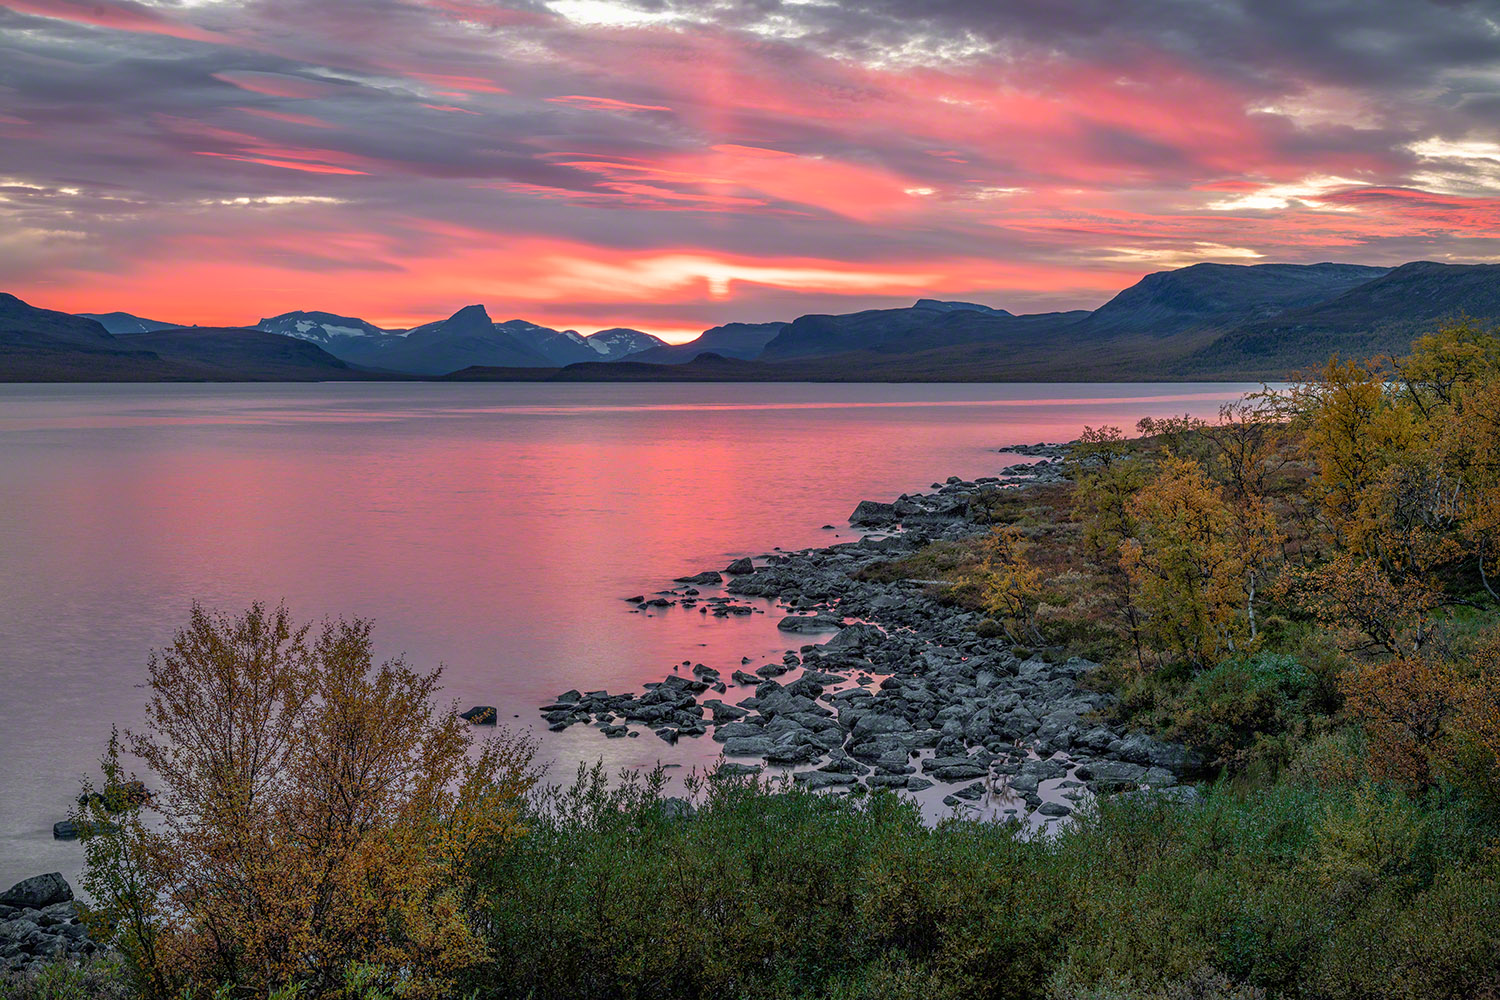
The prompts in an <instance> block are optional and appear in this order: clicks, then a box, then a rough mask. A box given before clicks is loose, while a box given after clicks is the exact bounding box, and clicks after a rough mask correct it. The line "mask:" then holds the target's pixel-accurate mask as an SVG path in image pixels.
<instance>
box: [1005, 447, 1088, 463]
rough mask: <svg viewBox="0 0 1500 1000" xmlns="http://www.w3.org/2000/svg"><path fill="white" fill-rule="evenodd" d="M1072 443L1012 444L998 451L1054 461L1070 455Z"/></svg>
mask: <svg viewBox="0 0 1500 1000" xmlns="http://www.w3.org/2000/svg"><path fill="white" fill-rule="evenodd" d="M1071 448H1072V445H1071V444H1043V443H1037V444H1012V445H1006V446H1005V447H1004V448H997V449H995V450H996V451H998V452H1000V453H1001V454H1002V455H1027V456H1029V457H1032V458H1050V459H1052V460H1053V461H1059V462H1060V461H1062V460H1063V459H1065V458H1067V457H1068V451H1069V449H1071Z"/></svg>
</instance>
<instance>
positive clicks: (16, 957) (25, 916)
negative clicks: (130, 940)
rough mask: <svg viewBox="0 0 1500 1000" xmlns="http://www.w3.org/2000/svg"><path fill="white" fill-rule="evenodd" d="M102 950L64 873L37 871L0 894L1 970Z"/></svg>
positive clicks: (77, 957)
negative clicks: (90, 931) (89, 931)
mask: <svg viewBox="0 0 1500 1000" xmlns="http://www.w3.org/2000/svg"><path fill="white" fill-rule="evenodd" d="M98 950H99V948H98V945H96V944H95V943H94V942H93V941H91V940H90V939H89V933H88V928H87V927H86V926H84V923H83V919H82V916H81V914H80V913H79V910H78V904H77V902H75V901H74V899H73V889H72V887H71V886H69V885H68V882H67V880H66V879H64V878H63V877H62V875H61V874H59V873H57V872H52V873H51V874H48V875H34V876H32V877H31V878H28V879H25V880H23V881H21V882H17V883H16V884H15V885H13V886H11V887H10V888H9V889H7V890H5V891H4V892H3V893H0V972H4V971H6V970H10V971H20V970H22V969H25V968H26V967H27V966H28V965H31V964H32V963H34V962H37V963H40V962H50V961H54V960H57V959H64V958H71V959H82V958H86V957H88V956H90V955H93V954H94V953H95V952H96V951H98ZM3 985H4V984H3V983H0V986H3Z"/></svg>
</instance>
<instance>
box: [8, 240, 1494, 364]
mask: <svg viewBox="0 0 1500 1000" xmlns="http://www.w3.org/2000/svg"><path fill="white" fill-rule="evenodd" d="M1460 317H1467V318H1471V319H1474V320H1476V321H1480V322H1483V323H1486V324H1493V323H1495V322H1496V321H1500V265H1495V264H1438V263H1433V262H1430V261H1416V262H1413V263H1409V264H1403V265H1401V266H1399V267H1390V268H1387V267H1367V266H1363V265H1358V264H1339V263H1323V264H1253V265H1238V264H1213V263H1202V264H1194V265H1191V266H1189V267H1184V268H1179V269H1176V270H1171V271H1161V272H1158V273H1155V274H1149V275H1147V276H1145V277H1144V278H1142V279H1141V280H1140V281H1138V282H1136V283H1135V284H1134V285H1131V286H1130V287H1129V288H1126V289H1124V290H1123V291H1121V292H1120V293H1119V294H1117V295H1116V296H1114V297H1113V298H1112V299H1110V300H1109V301H1108V302H1106V303H1105V304H1104V305H1102V306H1100V307H1099V308H1097V309H1094V310H1074V311H1070V312H1053V313H1032V314H1023V315H1016V314H1013V313H1011V312H1008V311H1006V310H1004V309H999V308H995V307H992V306H987V305H980V304H976V303H966V302H948V301H940V300H936V299H921V300H918V301H917V302H916V303H914V304H913V305H911V306H908V307H905V308H898V309H872V310H863V311H860V312H854V313H843V314H829V315H823V314H817V315H806V316H800V317H798V318H796V319H794V320H792V321H791V322H775V323H727V324H724V325H723V326H717V327H714V328H712V329H710V330H706V331H704V333H703V334H702V335H701V336H700V337H699V338H698V339H697V340H695V341H693V342H692V343H689V344H678V345H671V344H667V343H665V342H664V341H662V340H660V339H658V338H656V337H653V336H651V335H649V334H645V333H642V332H640V331H638V330H629V329H624V328H613V329H608V330H601V331H599V332H598V333H594V334H591V335H588V336H584V335H582V334H580V333H578V332H577V331H576V330H555V329H552V328H550V327H545V326H540V325H538V324H535V323H531V322H528V321H526V320H521V319H512V320H506V321H504V322H495V321H493V320H492V319H491V317H490V315H489V313H488V312H487V311H486V309H485V308H484V307H483V306H481V305H470V306H465V307H464V308H462V309H460V310H458V311H457V312H456V313H454V314H453V315H452V316H449V317H448V318H446V319H441V320H437V321H434V322H431V323H425V324H422V325H420V326H416V327H413V328H411V329H408V330H392V329H384V328H381V327H379V326H377V325H375V324H372V323H369V322H367V321H365V320H362V319H358V318H356V317H350V316H341V315H337V314H333V313H327V312H317V311H305V312H290V313H283V314H281V315H279V316H274V317H271V318H269V319H262V320H260V321H259V322H258V323H257V324H255V325H254V326H253V327H237V328H228V327H214V328H206V327H197V326H181V325H177V324H171V323H163V322H159V321H155V320H149V319H143V318H141V317H136V316H132V315H130V314H128V313H118V312H116V313H103V314H88V315H80V316H70V315H68V314H66V313H58V312H52V311H50V310H45V309H37V308H35V307H32V306H29V305H27V304H26V303H24V302H21V300H19V299H17V298H15V297H14V296H10V295H0V381H36V380H77V381H90V380H161V379H231V380H232V379H244V380H261V379H324V378H330V379H332V378H344V379H348V378H365V379H369V378H435V377H444V378H451V379H462V380H559V381H591V380H598V381H613V380H673V381H678V380H691V379H701V380H706V381H724V380H737V381H761V380H765V381H1118V380H1133V379H1140V380H1156V379H1167V380H1172V379H1194V378H1196V379H1260V378H1268V379H1278V378H1283V377H1286V376H1287V375H1288V374H1290V373H1293V372H1295V371H1299V370H1303V369H1305V368H1307V367H1309V366H1311V365H1315V364H1318V363H1320V362H1322V361H1324V360H1326V359H1327V358H1328V357H1329V356H1330V355H1332V354H1335V353H1338V354H1342V355H1345V356H1349V357H1368V356H1374V355H1378V354H1385V353H1396V352H1403V351H1405V350H1406V349H1407V348H1408V347H1409V345H1410V343H1411V341H1412V339H1413V337H1415V336H1417V335H1419V334H1421V333H1423V332H1426V331H1428V330H1431V329H1434V328H1435V327H1437V326H1438V325H1440V324H1441V323H1443V322H1445V321H1449V320H1452V319H1457V318H1460Z"/></svg>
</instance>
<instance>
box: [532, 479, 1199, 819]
mask: <svg viewBox="0 0 1500 1000" xmlns="http://www.w3.org/2000/svg"><path fill="white" fill-rule="evenodd" d="M1032 481H1045V474H1040V475H1036V476H1034V477H1033V479H1032ZM996 488H1006V487H1005V486H1003V485H1000V484H998V481H997V480H994V479H990V480H983V479H980V480H974V481H965V480H961V479H958V478H957V477H953V478H950V479H949V480H948V482H947V483H944V484H941V485H940V486H939V487H938V488H937V491H936V492H935V493H932V494H926V495H923V494H917V495H911V496H903V497H901V498H900V499H898V500H896V501H895V502H893V503H879V502H876V501H870V500H866V501H863V502H861V503H860V505H859V506H858V507H857V508H856V509H855V511H854V513H853V515H851V518H850V520H851V522H853V523H854V524H856V525H857V526H861V527H867V528H883V529H884V528H891V529H894V528H897V527H898V526H899V528H900V529H901V530H900V531H899V532H897V533H893V534H890V535H888V536H886V537H876V536H874V535H867V536H865V537H863V538H861V539H859V540H857V541H852V542H847V543H843V544H835V545H831V546H827V547H823V548H815V549H808V550H805V551H801V552H793V553H785V554H772V555H769V556H767V557H765V559H764V561H763V562H762V564H760V565H753V564H752V565H748V566H742V567H741V569H742V570H747V571H745V572H741V573H739V574H738V575H736V576H734V577H733V578H732V579H731V580H730V581H729V582H728V584H727V587H726V589H727V590H728V591H729V593H731V594H736V595H740V596H743V597H751V598H763V599H767V600H770V601H774V602H776V603H778V604H780V605H781V606H782V607H784V608H786V609H788V610H789V611H792V612H794V613H793V614H791V615H788V616H787V617H785V618H783V619H782V620H781V621H780V622H779V627H780V628H781V629H782V630H783V631H786V632H789V633H803V632H819V631H832V632H834V633H835V634H833V635H832V637H831V638H829V639H828V640H827V641H826V642H823V643H821V644H817V645H804V646H802V647H801V648H800V650H796V651H788V652H787V653H786V655H785V656H784V657H783V658H782V660H781V662H779V663H768V664H765V665H763V666H761V667H758V668H756V669H755V670H754V671H748V670H743V669H742V670H735V671H733V672H732V673H731V674H730V675H729V676H728V677H723V676H721V675H720V672H719V671H718V670H716V669H714V668H712V667H707V666H705V665H703V664H693V665H691V671H690V674H691V675H690V676H686V675H683V674H682V673H680V672H678V673H674V674H673V675H672V676H669V677H667V678H666V679H664V680H663V681H661V682H660V683H658V684H652V685H647V687H646V690H645V691H644V693H642V694H639V695H635V694H609V693H608V692H605V691H594V692H587V693H580V692H578V691H569V692H566V693H564V694H562V695H559V696H558V697H557V698H556V699H555V701H554V702H553V703H552V704H550V705H547V706H544V707H543V709H542V712H543V716H544V718H545V719H546V720H547V722H548V723H549V725H551V727H552V728H553V729H563V728H566V727H568V726H570V725H576V724H592V725H595V726H597V727H598V728H599V729H600V730H601V731H603V733H604V734H605V735H606V736H611V737H622V736H633V735H636V733H635V732H634V731H633V730H631V728H630V724H632V723H635V724H640V725H644V726H647V727H650V728H652V729H654V730H655V732H656V734H657V735H658V736H660V737H661V738H663V739H665V740H668V741H669V742H676V741H677V740H678V739H680V738H682V737H687V736H701V735H706V734H710V733H711V735H712V738H713V739H714V740H717V741H719V742H721V743H723V744H724V750H723V753H724V755H725V757H727V758H731V759H732V760H733V761H734V764H735V767H734V771H735V772H736V773H748V772H752V771H755V770H758V765H756V764H743V763H740V762H739V761H738V760H734V759H746V758H748V759H752V760H756V761H761V762H764V763H765V764H770V765H779V766H785V767H789V768H793V769H794V770H793V774H792V777H793V780H794V781H795V782H796V783H798V784H800V785H804V786H806V787H808V788H813V789H828V790H834V791H838V790H853V789H854V788H856V787H863V788H867V789H875V788H895V789H905V790H907V791H913V792H915V791H922V790H925V789H928V788H930V787H932V786H933V784H934V783H935V782H936V783H941V784H943V785H956V784H963V787H961V788H958V789H956V790H954V791H953V792H952V793H951V794H949V795H947V797H946V798H945V799H944V801H945V802H946V803H948V804H949V805H952V806H964V805H966V804H972V803H974V802H976V801H978V800H980V799H982V798H983V799H995V800H1006V801H1009V800H1014V801H1015V802H1016V803H1017V807H1016V808H1013V809H1010V810H1007V811H1008V812H1012V813H1014V812H1018V811H1020V809H1019V804H1020V803H1024V804H1025V806H1026V811H1027V812H1028V813H1029V812H1032V811H1035V812H1037V813H1038V814H1039V815H1040V816H1042V817H1044V818H1046V817H1053V816H1060V815H1066V814H1067V813H1068V811H1069V807H1068V806H1065V805H1062V804H1061V803H1060V802H1057V801H1047V800H1044V798H1043V795H1042V792H1043V791H1048V792H1049V793H1052V794H1054V797H1056V796H1060V797H1062V798H1065V799H1069V800H1071V801H1077V800H1078V799H1080V798H1081V797H1083V796H1084V794H1085V790H1087V791H1088V792H1091V793H1103V792H1115V791H1121V790H1127V789H1133V788H1138V787H1142V786H1148V787H1151V788H1169V787H1172V786H1175V785H1177V784H1178V782H1179V781H1181V780H1182V779H1183V778H1185V777H1187V776H1189V775H1191V774H1192V773H1194V772H1195V771H1196V770H1197V769H1198V768H1199V767H1200V766H1201V761H1199V760H1198V759H1196V758H1195V757H1194V755H1192V754H1190V753H1188V752H1187V751H1186V750H1185V749H1184V748H1183V747H1181V746H1178V745H1173V744H1165V743H1161V742H1158V741H1156V740H1154V739H1151V738H1150V737H1147V736H1144V735H1141V734H1124V733H1119V732H1116V731H1114V730H1112V729H1110V728H1109V727H1108V726H1107V725H1104V724H1103V723H1101V722H1100V721H1099V715H1100V713H1099V710H1100V709H1102V708H1104V707H1105V705H1106V696H1105V695H1103V694H1100V693H1098V692H1094V691H1090V690H1087V689H1086V688H1085V687H1084V686H1083V685H1081V684H1080V683H1079V681H1080V678H1082V676H1083V675H1084V674H1086V673H1088V672H1089V671H1091V670H1093V669H1094V668H1095V667H1096V666H1097V664H1094V663H1091V662H1089V661H1087V660H1083V659H1079V658H1073V659H1068V660H1066V661H1065V662H1057V660H1059V659H1060V658H1058V657H1055V656H1051V655H1046V654H1044V655H1032V652H1031V651H1028V650H1018V649H1015V648H1013V647H1011V646H1009V645H1008V644H1005V643H1001V642H998V641H996V640H994V639H988V638H984V637H981V636H980V634H979V633H978V631H977V626H979V624H980V623H981V621H982V620H983V619H982V617H981V616H979V615H977V614H975V613H973V612H969V611H965V610H963V609H961V608H957V607H953V606H949V605H945V604H943V603H940V602H939V601H938V600H936V599H935V598H934V597H933V595H932V594H931V593H930V588H929V587H928V586H927V585H925V584H924V583H923V582H921V581H913V580H898V581H895V582H877V581H872V580H865V579H861V578H860V576H861V574H860V573H859V571H860V570H861V569H864V568H866V567H869V566H872V565H873V564H876V563H879V562H882V561H886V560H889V559H891V558H893V557H899V556H902V555H905V554H909V553H911V552H914V551H916V550H917V549H918V548H920V547H921V546H923V545H925V544H927V543H928V542H930V541H932V540H934V539H938V538H961V537H964V536H966V535H970V534H973V533H975V532H977V531H981V530H984V528H983V526H982V525H981V524H979V523H976V522H977V521H978V518H977V517H973V516H971V512H975V513H977V512H978V511H979V510H981V509H982V504H980V503H976V502H975V501H976V499H979V498H980V497H981V495H982V494H983V493H984V491H986V490H989V489H996ZM746 662H748V661H746ZM682 666H683V667H687V666H689V664H687V663H686V662H684V664H683V665H682ZM680 670H681V668H679V671H680ZM730 687H734V688H736V689H738V690H737V691H736V693H741V692H743V693H744V694H745V697H742V698H739V699H738V700H731V699H728V698H724V697H718V695H725V694H727V692H728V690H729V688H730ZM709 692H712V693H713V694H714V695H715V696H714V697H708V698H703V697H702V696H704V695H705V694H708V693H709ZM964 783H966V784H964ZM1044 786H1045V787H1044Z"/></svg>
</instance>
